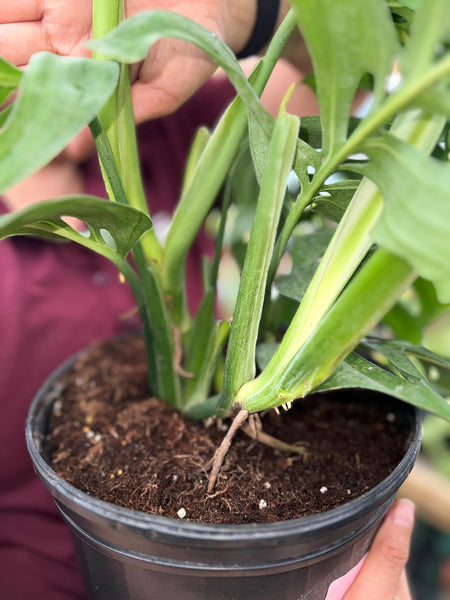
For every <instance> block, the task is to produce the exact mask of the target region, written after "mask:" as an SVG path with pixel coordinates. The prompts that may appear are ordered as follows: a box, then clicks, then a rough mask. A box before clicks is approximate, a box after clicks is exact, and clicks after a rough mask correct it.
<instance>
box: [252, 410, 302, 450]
mask: <svg viewBox="0 0 450 600" xmlns="http://www.w3.org/2000/svg"><path fill="white" fill-rule="evenodd" d="M242 431H243V432H244V433H245V434H246V435H248V436H249V437H250V438H252V439H253V440H256V441H257V442H261V443H262V444H264V445H265V446H269V447H270V448H274V449H275V450H281V451H283V452H291V453H294V454H303V453H304V452H305V448H304V446H301V445H294V444H288V443H287V442H283V441H282V440H279V439H278V438H276V437H273V436H272V435H269V434H268V433H265V432H264V431H263V427H262V423H261V419H260V418H259V415H258V414H257V413H254V414H252V415H250V419H249V422H248V423H243V424H242Z"/></svg>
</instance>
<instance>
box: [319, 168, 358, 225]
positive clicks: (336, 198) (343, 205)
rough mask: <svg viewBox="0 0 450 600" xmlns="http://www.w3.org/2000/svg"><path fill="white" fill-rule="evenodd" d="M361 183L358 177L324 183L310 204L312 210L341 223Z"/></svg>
mask: <svg viewBox="0 0 450 600" xmlns="http://www.w3.org/2000/svg"><path fill="white" fill-rule="evenodd" d="M360 183H361V182H360V181H359V180H357V179H346V180H344V181H339V182H338V183H332V184H330V185H324V186H323V187H322V189H321V191H320V192H319V194H318V195H317V196H316V197H315V198H314V201H313V203H312V204H311V205H310V208H311V210H312V211H313V212H315V213H318V214H319V215H322V216H323V217H325V218H327V219H330V220H331V221H334V222H335V223H339V222H340V220H341V219H342V217H343V216H344V213H345V211H346V210H347V207H348V205H349V204H350V202H351V199H352V198H353V196H354V194H355V192H356V190H357V189H358V186H359V184H360Z"/></svg>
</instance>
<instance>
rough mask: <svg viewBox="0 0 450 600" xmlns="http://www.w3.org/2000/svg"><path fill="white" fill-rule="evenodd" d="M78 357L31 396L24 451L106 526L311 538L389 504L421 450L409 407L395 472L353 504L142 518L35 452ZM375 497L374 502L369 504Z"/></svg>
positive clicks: (51, 483)
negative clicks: (39, 425)
mask: <svg viewBox="0 0 450 600" xmlns="http://www.w3.org/2000/svg"><path fill="white" fill-rule="evenodd" d="M79 354H80V353H77V354H76V355H75V356H73V357H71V358H69V359H68V360H66V361H65V362H64V363H62V365H61V366H60V367H59V368H58V369H57V370H56V371H54V372H53V373H52V374H51V375H50V377H49V378H48V379H47V380H46V381H45V382H44V384H43V385H42V386H41V388H40V389H39V391H38V393H37V394H36V396H35V398H34V400H33V402H32V404H31V406H30V409H29V413H28V417H27V421H26V432H25V437H26V443H27V447H28V451H29V453H30V456H31V458H32V461H33V464H34V468H35V470H36V472H37V473H38V475H39V476H40V477H41V479H42V480H43V481H44V483H45V485H46V487H47V488H48V489H49V490H50V491H51V492H52V494H53V495H54V496H55V499H56V500H62V499H64V501H67V499H72V501H73V502H74V503H76V504H77V506H79V507H80V508H82V509H84V510H86V511H89V512H92V513H94V514H95V515H96V516H99V517H101V518H105V519H108V520H115V521H120V522H121V523H122V524H123V525H125V526H130V527H133V528H135V529H141V530H147V529H149V528H150V527H151V528H152V529H153V530H154V531H155V532H157V533H158V534H160V535H161V536H173V535H179V534H180V533H182V535H184V536H185V537H186V538H189V539H192V540H202V539H206V538H211V537H213V538H214V539H215V540H217V541H224V542H226V541H233V542H236V541H239V540H247V541H248V539H249V538H252V537H258V538H260V537H261V535H263V536H264V538H265V539H267V540H270V539H273V538H278V537H279V536H280V535H286V534H287V535H288V536H289V535H290V534H292V535H301V534H308V535H311V534H313V533H314V531H319V530H323V529H324V528H327V527H328V526H329V525H331V524H333V523H335V522H336V520H338V521H339V522H340V523H341V524H344V523H349V522H351V521H353V520H354V519H355V514H362V513H364V512H367V510H370V508H372V509H374V508H379V507H380V506H382V505H383V504H384V503H385V502H387V501H390V499H392V498H393V496H394V494H395V493H396V491H397V490H398V488H399V487H400V485H401V483H403V481H404V480H405V479H406V477H407V476H408V474H409V472H410V471H411V469H412V467H413V465H414V461H415V459H416V457H417V455H418V453H419V450H420V444H421V412H420V410H419V409H418V408H417V407H414V406H411V405H406V406H408V407H409V408H410V409H411V410H412V413H413V416H414V419H413V424H412V430H411V433H410V436H409V437H410V439H409V446H408V448H407V450H406V452H405V454H404V456H403V457H402V459H401V461H400V462H399V463H398V465H397V466H396V467H395V469H394V470H393V471H392V472H391V473H390V474H389V475H388V476H387V477H386V478H385V479H384V480H383V481H381V482H380V483H379V484H378V485H376V486H375V487H373V488H371V489H370V490H368V491H367V492H365V493H364V494H362V495H361V496H359V497H358V498H354V499H353V500H349V501H348V502H346V503H345V504H342V505H340V506H338V507H336V508H333V509H331V510H328V511H325V512H322V513H317V514H314V515H310V516H306V517H299V518H296V519H289V520H285V521H279V522H277V523H266V524H261V523H250V524H248V523H247V524H239V525H231V524H223V525H219V524H215V523H201V522H197V521H187V520H186V521H184V520H181V519H172V518H170V517H165V516H161V515H154V514H151V513H143V512H140V511H135V510H132V509H130V508H125V507H122V506H118V505H115V504H112V503H110V502H107V501H104V500H100V499H99V498H96V497H94V496H90V495H89V494H87V493H85V492H83V491H81V490H79V489H78V488H76V487H74V486H73V485H72V484H70V483H68V482H67V481H65V480H64V479H62V478H61V477H60V476H59V475H57V473H56V472H55V471H54V470H53V469H52V468H51V467H50V466H49V465H48V463H47V462H46V460H45V459H44V457H43V456H42V454H41V452H40V448H41V445H42V441H43V435H42V433H40V432H37V431H36V427H35V422H36V419H37V418H38V416H39V415H42V413H43V412H44V411H45V410H46V408H47V406H48V405H49V404H50V402H51V403H52V402H53V401H54V399H52V400H51V401H47V402H46V403H45V405H43V400H44V399H45V397H46V396H47V394H48V392H49V389H50V388H51V386H52V384H53V382H54V381H55V380H56V379H58V377H59V376H60V375H61V373H62V372H63V371H64V370H65V369H66V368H67V367H68V366H69V365H70V364H71V363H72V362H73V361H74V360H75V358H76V357H77V356H78V355H79ZM374 496H375V497H377V501H376V502H374Z"/></svg>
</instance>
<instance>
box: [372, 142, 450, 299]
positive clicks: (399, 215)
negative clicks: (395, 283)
mask: <svg viewBox="0 0 450 600" xmlns="http://www.w3.org/2000/svg"><path fill="white" fill-rule="evenodd" d="M364 151H365V152H366V153H367V154H368V155H369V157H370V159H371V160H370V162H369V163H368V164H367V165H366V166H364V167H362V168H361V170H362V172H363V173H364V174H367V175H368V176H369V177H370V178H371V179H373V181H374V182H375V183H376V184H377V185H378V186H379V188H380V190H381V193H382V195H383V199H384V205H383V210H382V212H381V215H380V217H379V218H378V221H377V222H376V224H375V226H374V228H373V230H372V235H373V237H374V239H375V241H376V242H377V243H378V244H380V245H382V246H384V247H385V248H387V249H388V250H389V251H390V252H392V253H393V254H396V255H397V256H401V257H402V258H403V259H404V260H406V261H407V262H408V263H409V264H410V265H412V266H413V268H414V269H416V270H417V272H418V273H419V274H420V275H421V276H422V277H424V278H425V279H428V280H430V281H432V282H433V283H434V285H435V287H436V290H437V294H438V298H439V301H440V302H442V303H448V302H450V261H449V256H450V164H448V163H443V162H441V161H439V160H436V159H434V158H433V157H429V156H427V155H426V154H424V153H423V152H421V151H420V150H418V149H416V148H414V147H412V146H410V145H408V144H405V143H404V142H402V141H401V140H399V139H397V138H395V137H394V136H391V135H384V136H382V137H379V138H376V139H373V140H371V141H369V142H367V144H366V145H365V146H364Z"/></svg>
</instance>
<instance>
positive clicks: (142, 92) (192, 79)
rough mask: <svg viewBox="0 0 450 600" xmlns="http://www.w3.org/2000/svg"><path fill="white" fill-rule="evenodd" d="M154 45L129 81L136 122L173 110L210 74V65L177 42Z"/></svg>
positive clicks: (213, 68)
mask: <svg viewBox="0 0 450 600" xmlns="http://www.w3.org/2000/svg"><path fill="white" fill-rule="evenodd" d="M162 42H163V43H157V44H155V46H154V47H153V48H152V50H151V52H150V54H149V57H148V59H147V60H146V61H145V62H144V64H143V65H142V66H141V68H140V70H139V75H138V79H137V80H136V81H134V82H133V86H132V97H133V106H134V112H135V119H136V122H137V123H141V122H143V121H145V120H147V119H154V118H157V117H161V116H163V115H167V114H170V113H172V112H173V111H175V110H176V109H177V108H178V107H179V106H180V105H181V104H182V103H183V102H185V101H186V100H187V99H188V98H189V97H190V96H191V95H192V94H193V93H194V92H195V91H197V89H198V88H199V87H200V86H201V85H202V84H203V83H204V82H205V81H206V80H207V79H209V77H210V76H211V75H212V73H214V70H215V68H216V67H215V65H214V63H213V62H212V61H211V60H210V59H209V58H208V57H207V56H206V55H205V54H204V53H203V52H202V51H201V50H199V49H198V48H195V47H194V46H192V45H191V44H187V43H185V42H179V41H171V42H170V43H167V42H166V40H163V41H162Z"/></svg>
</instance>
